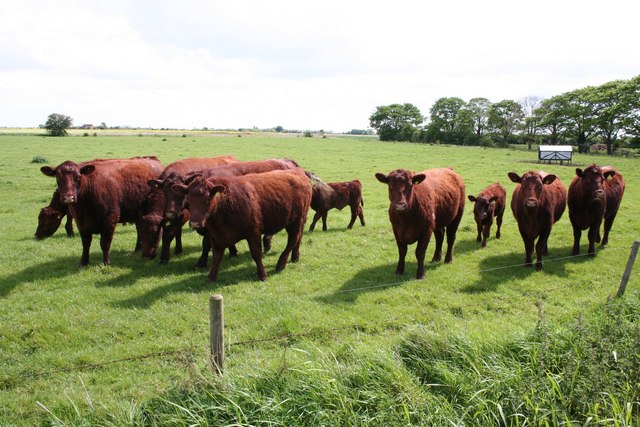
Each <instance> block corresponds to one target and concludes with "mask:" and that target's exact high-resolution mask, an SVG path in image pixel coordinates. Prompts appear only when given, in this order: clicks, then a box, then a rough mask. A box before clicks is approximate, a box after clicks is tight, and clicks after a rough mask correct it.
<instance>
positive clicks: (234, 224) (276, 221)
mask: <svg viewBox="0 0 640 427" xmlns="http://www.w3.org/2000/svg"><path fill="white" fill-rule="evenodd" d="M173 190H174V191H175V192H177V193H179V194H182V195H186V197H187V202H188V204H189V210H190V214H191V219H190V220H189V225H190V226H191V227H192V228H202V227H205V226H206V229H207V233H208V235H209V238H210V239H211V243H212V245H213V249H214V251H213V263H212V265H211V271H210V272H209V280H210V281H212V282H213V281H215V280H216V278H217V275H218V269H219V267H220V261H221V259H222V254H223V251H224V248H226V247H228V246H230V245H234V244H236V243H237V242H238V241H240V240H242V239H246V240H247V242H248V243H249V250H250V251H251V257H252V258H253V260H254V261H255V263H256V266H257V270H258V279H260V280H265V279H266V277H267V274H266V272H265V270H264V265H263V264H262V248H261V247H260V236H261V235H262V234H268V235H273V234H275V233H277V232H278V231H280V230H282V229H285V230H287V235H288V239H287V246H286V248H285V249H284V251H283V252H282V254H281V255H280V257H279V259H278V264H277V266H276V271H281V270H283V269H284V268H285V266H286V265H287V260H288V257H289V254H291V262H297V261H298V259H299V257H300V242H301V240H302V232H303V227H304V223H305V221H306V219H307V211H308V210H309V205H310V204H311V196H312V190H311V184H310V183H309V179H308V178H307V177H306V176H305V174H304V172H303V171H302V170H301V169H299V170H284V171H273V172H265V173H261V174H249V175H244V176H238V177H217V178H209V179H203V178H202V177H201V176H198V177H196V178H194V179H193V180H192V182H191V183H190V185H189V186H188V187H187V186H186V185H184V184H176V185H174V186H173ZM218 193H220V197H216V194H218Z"/></svg>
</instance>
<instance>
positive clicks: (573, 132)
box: [369, 75, 640, 154]
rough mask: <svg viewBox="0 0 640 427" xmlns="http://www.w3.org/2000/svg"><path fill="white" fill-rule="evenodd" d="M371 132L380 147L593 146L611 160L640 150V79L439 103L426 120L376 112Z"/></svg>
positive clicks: (402, 108)
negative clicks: (617, 153) (547, 93)
mask: <svg viewBox="0 0 640 427" xmlns="http://www.w3.org/2000/svg"><path fill="white" fill-rule="evenodd" d="M369 124H370V126H371V127H372V128H373V129H375V130H376V131H377V133H378V135H379V137H380V140H382V141H410V142H422V143H442V144H455V145H481V146H499V147H505V146H508V145H509V144H526V145H528V147H529V149H531V147H532V145H533V144H550V145H559V144H566V145H575V146H577V147H578V151H579V152H588V151H589V150H590V148H591V147H592V146H593V145H594V144H602V146H603V147H606V151H607V154H613V152H614V150H615V149H617V148H620V147H631V148H640V75H638V76H636V77H633V78H632V79H629V80H614V81H611V82H608V83H605V84H603V85H600V86H588V87H585V88H581V89H577V90H573V91H570V92H565V93H563V94H560V95H556V96H553V97H551V98H548V99H543V98H541V97H537V96H529V97H525V98H523V99H520V100H518V101H515V100H511V99H505V100H502V101H500V102H491V101H490V100H489V99H487V98H482V97H478V98H472V99H470V100H469V101H464V100H463V99H462V98H458V97H444V98H440V99H438V100H436V101H435V102H434V104H433V105H432V106H431V109H430V112H429V115H428V116H426V117H425V116H423V115H422V113H421V112H420V110H419V109H418V108H417V107H416V106H415V105H413V104H410V103H405V104H391V105H384V106H378V107H377V108H376V110H375V112H374V113H373V114H372V115H371V117H369Z"/></svg>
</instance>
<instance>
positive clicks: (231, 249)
mask: <svg viewBox="0 0 640 427" xmlns="http://www.w3.org/2000/svg"><path fill="white" fill-rule="evenodd" d="M229 256H230V257H231V258H236V257H237V256H238V248H237V247H236V245H230V246H229Z"/></svg>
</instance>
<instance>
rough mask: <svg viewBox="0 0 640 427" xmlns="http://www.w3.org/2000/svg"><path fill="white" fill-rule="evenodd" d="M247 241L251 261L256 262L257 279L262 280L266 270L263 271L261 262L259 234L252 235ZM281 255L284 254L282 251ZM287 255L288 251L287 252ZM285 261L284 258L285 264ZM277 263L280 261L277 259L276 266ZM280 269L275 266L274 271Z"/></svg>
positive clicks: (264, 278) (264, 277)
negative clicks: (256, 235)
mask: <svg viewBox="0 0 640 427" xmlns="http://www.w3.org/2000/svg"><path fill="white" fill-rule="evenodd" d="M247 243H249V252H250V253H251V258H253V261H254V262H255V263H256V270H257V272H258V280H260V281H262V282H264V281H265V280H266V279H267V272H266V271H264V264H262V247H261V246H260V236H259V235H258V237H257V238H256V237H252V238H250V239H247ZM287 246H288V245H287ZM286 251H287V250H286V249H285V252H286ZM283 255H284V252H283ZM287 256H289V253H287ZM280 258H282V256H280ZM286 261H287V260H286V258H285V264H286ZM279 265H280V261H279V260H278V266H279ZM282 268H284V267H282ZM280 270H281V269H280ZM280 270H278V267H276V271H280Z"/></svg>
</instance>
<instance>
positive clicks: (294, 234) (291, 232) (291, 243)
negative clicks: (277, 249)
mask: <svg viewBox="0 0 640 427" xmlns="http://www.w3.org/2000/svg"><path fill="white" fill-rule="evenodd" d="M297 243H298V231H297V229H295V228H293V229H292V228H291V227H289V228H287V246H286V247H285V248H284V251H282V254H280V258H278V264H276V271H282V270H284V268H285V267H286V266H287V260H288V259H289V254H291V252H292V251H293V248H295V246H296V244H297Z"/></svg>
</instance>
